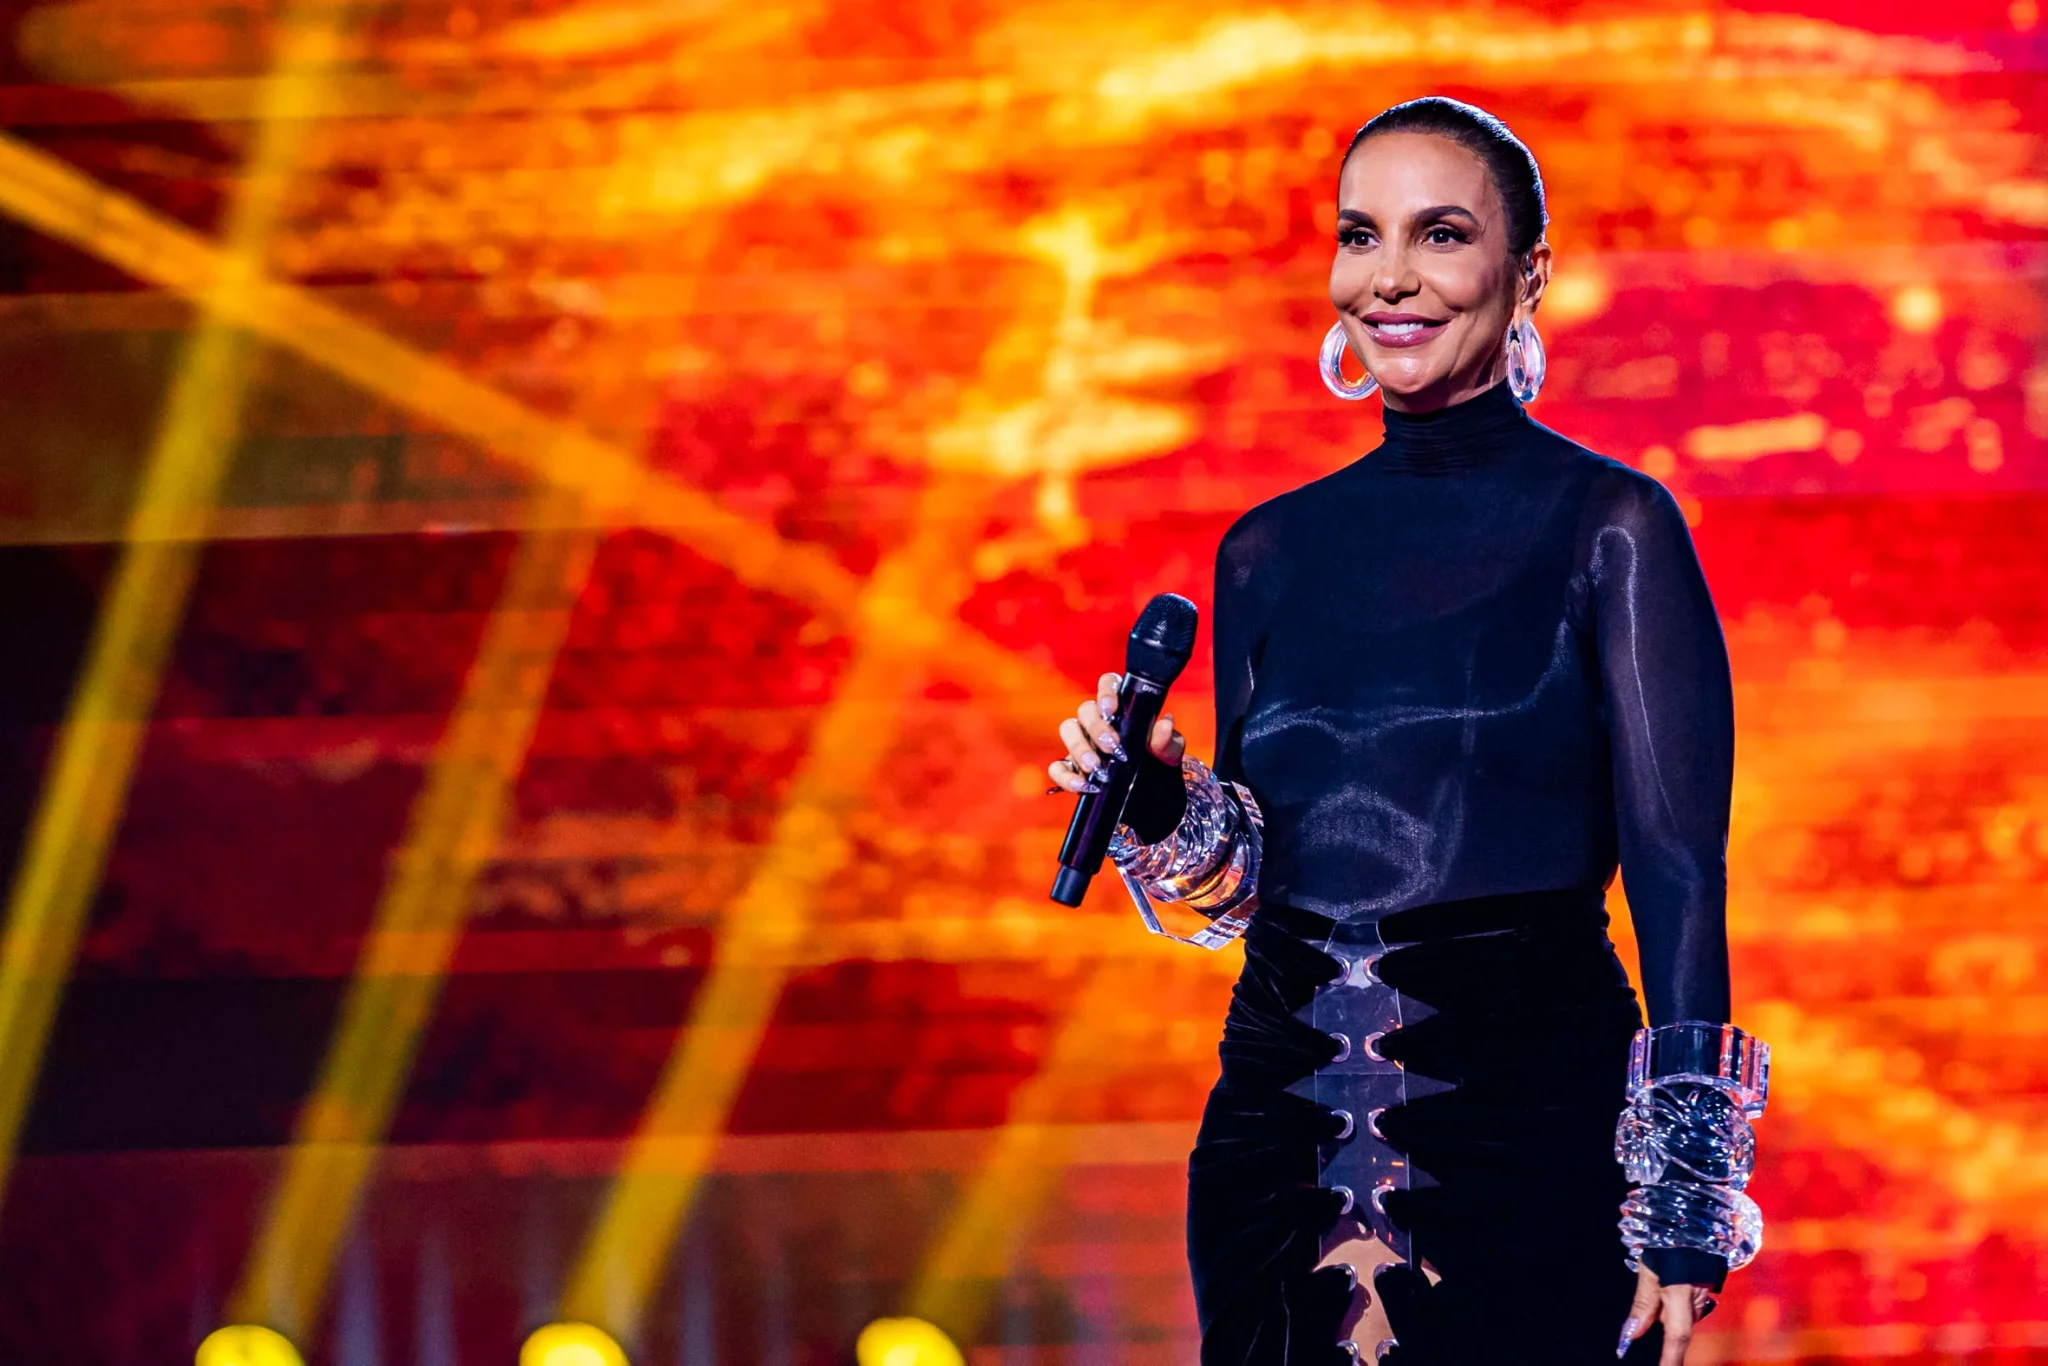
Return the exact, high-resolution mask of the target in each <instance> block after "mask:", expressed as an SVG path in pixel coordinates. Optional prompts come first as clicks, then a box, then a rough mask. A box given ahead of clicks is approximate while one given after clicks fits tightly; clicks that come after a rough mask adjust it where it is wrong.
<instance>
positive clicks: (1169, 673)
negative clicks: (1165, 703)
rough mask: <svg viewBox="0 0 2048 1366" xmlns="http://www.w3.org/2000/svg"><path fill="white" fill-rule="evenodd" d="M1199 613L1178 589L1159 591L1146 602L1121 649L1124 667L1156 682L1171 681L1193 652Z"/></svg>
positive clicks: (1199, 618) (1178, 673)
mask: <svg viewBox="0 0 2048 1366" xmlns="http://www.w3.org/2000/svg"><path fill="white" fill-rule="evenodd" d="M1200 620H1201V613H1200V612H1199V611H1197V610H1196V608H1195V605H1194V604H1193V603H1192V602H1189V601H1188V600H1187V599H1186V598H1184V597H1182V596H1181V595H1180V594H1178V593H1161V594H1159V595H1158V596H1157V597H1155V598H1153V599H1152V601H1150V602H1148V603H1146V604H1145V610H1144V611H1143V612H1141V613H1139V614H1138V624H1137V625H1136V626H1133V627H1132V628H1131V639H1130V643H1129V644H1128V645H1127V646H1126V647H1125V650H1124V664H1125V667H1126V668H1127V669H1128V670H1129V671H1130V672H1131V673H1135V674H1143V675H1144V676H1145V677H1147V678H1150V679H1152V680H1153V681H1155V682H1158V683H1171V682H1172V681H1173V680H1174V679H1176V678H1178V677H1179V676H1180V671H1181V670H1182V669H1183V668H1185V667H1186V666H1187V662H1188V658H1189V657H1190V656H1191V655H1193V654H1194V652H1195V626H1196V623H1197V622H1199V621H1200Z"/></svg>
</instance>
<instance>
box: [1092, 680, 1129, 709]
mask: <svg viewBox="0 0 2048 1366" xmlns="http://www.w3.org/2000/svg"><path fill="white" fill-rule="evenodd" d="M1123 685H1124V676H1123V675H1122V674H1104V675H1103V676H1102V677H1100V678H1098V679H1096V680H1095V710H1097V711H1099V712H1101V713H1102V716H1103V719H1104V720H1114V719H1115V717H1116V694H1117V690H1118V689H1119V688H1121V687H1123Z"/></svg>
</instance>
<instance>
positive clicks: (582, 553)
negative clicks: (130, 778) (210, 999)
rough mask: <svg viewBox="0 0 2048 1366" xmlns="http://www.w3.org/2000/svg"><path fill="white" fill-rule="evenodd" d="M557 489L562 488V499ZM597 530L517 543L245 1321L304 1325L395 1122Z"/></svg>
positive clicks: (403, 855) (395, 867) (242, 1293)
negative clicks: (423, 1034)
mask: <svg viewBox="0 0 2048 1366" xmlns="http://www.w3.org/2000/svg"><path fill="white" fill-rule="evenodd" d="M553 496H557V497H559V496H560V495H553ZM597 544H598V536H597V535H596V534H595V533H592V532H585V531H572V532H564V533H558V534H552V535H532V536H528V537H526V538H525V539H524V540H522V541H521V543H520V546H519V550H518V552H517V553H516V554H515V555H514V557H513V562H512V565H511V568H510V570H509V572H508V577H507V579H506V583H505V586H504V588H503V590H502V591H501V595H500V598H499V601H498V604H497V607H496V609H495V610H494V612H493V613H492V616H491V620H490V624H489V625H488V626H487V627H486V629H485V632H484V637H483V640H482V641H481V643H480V644H479V646H478V650H477V654H476V658H475V659H474V660H473V661H472V662H471V664H470V668H469V672H468V674H467V676H466V677H465V679H464V682H463V688H462V693H461V696H460V698H459V700H458V701H457V703H456V707H455V711H454V714H453V716H452V717H451V718H450V720H449V723H448V729H447V730H446V732H444V733H443V735H442V738H441V740H440V742H439V744H438V745H437V746H436V747H435V750H434V755H433V758H432V759H431V761H430V762H429V763H428V766H427V774H426V782H425V790H424V792H423V793H422V795H421V797H420V799H419V801H418V803H417V804H416V805H415V807H414V808H413V812H412V818H411V824H410V825H409V827H408V829H407V831H406V835H405V839H404V842H403V843H402V844H401V845H400V847H399V850H398V853H397V855H396V856H395V857H394V859H393V861H392V867H391V873H390V876H389V878H388V880H387V881H386V882H385V884H384V890H383V894H382V896H381V897H380V899H379V901H378V905H377V910H376V916H375V919H374V921H373V923H372V926H371V929H370V933H369V935H368V937H367V938H366V940H365V941H364V944H363V948H362V951H361V954H360V956H359V957H358V959H357V963H356V970H355V975H354V977H353V978H352V979H351V981H350V983H349V991H348V995H347V997H346V998H345V999H344V1001H343V1004H342V1007H341V1013H340V1019H339V1023H338V1024H337V1025H336V1027H335V1031H334V1034H333V1037H332V1039H331V1041H330V1043H329V1046H328V1053H327V1058H326V1062H325V1064H324V1065H323V1066H322V1068H321V1072H320V1079H319V1082H318V1084H317V1085H316V1087H315V1089H314V1092H313V1094H312V1096H311V1097H310V1098H309V1099H308V1100H307V1102H306V1104H305V1105H304V1106H303V1107H302V1108H301V1110H300V1112H299V1118H298V1124H297V1128H296V1132H295V1133H294V1134H293V1139H292V1147H291V1150H290V1154H289V1156H288V1158H287V1160H286V1165H285V1171H284V1175H283V1177H282V1178H281V1180H280V1181H279V1183H278V1185H277V1188H276V1189H275V1191H274V1192H273V1193H272V1197H271V1201H270V1205H269V1208H268V1210H267V1211H266V1213H265V1216H264V1221H263V1224H262V1227H261V1230H260V1231H259V1233H258V1234H257V1236H256V1240H255V1243H254V1245H253V1248H252V1250H251V1252H250V1255H249V1258H248V1260H247V1262H246V1263H245V1264H244V1266H243V1271H242V1278H241V1282H240V1284H239V1286H238V1288H237V1289H236V1291H235V1294H234V1296H233V1298H232V1299H231V1300H230V1305H231V1306H232V1312H233V1313H234V1314H235V1315H237V1316H238V1317H240V1318H243V1319H249V1320H261V1321H264V1322H267V1323H271V1324H274V1325H278V1326H280V1327H282V1328H283V1329H284V1330H285V1331H286V1332H288V1333H295V1334H296V1333H302V1332H304V1331H305V1330H307V1329H309V1328H310V1327H311V1326H312V1325H313V1323H314V1321H315V1319H316V1317H317V1315H318V1312H319V1308H320V1301H321V1299H322V1297H323V1296H324V1295H325V1293H326V1287H327V1280H328V1274H329V1272H330V1271H331V1270H332V1267H333V1263H334V1257H335V1253H336V1251H337V1250H338V1248H339V1246H340V1242H341V1238H342V1235H343V1234H344V1232H346V1230H347V1228H348V1224H349V1221H350V1219H351V1218H352V1217H353V1216H354V1213H355V1209H356V1204H357V1201H358V1200H359V1199H360V1198H361V1193H362V1189H363V1186H364V1183H365V1182H366V1181H367V1179H368V1178H369V1176H370V1174H371V1172H372V1170H373V1168H374V1165H375V1162H376V1158H377V1153H378V1151H379V1147H380V1145H381V1144H382V1142H383V1138H384V1134H385V1132H386V1130H387V1128H388V1127H389V1124H390V1119H391V1113H392V1109H393V1107H394V1106H395V1105H396V1104H397V1102H398V1098H399V1095H400V1094H401V1089H402V1087H403V1084H404V1082H405V1079H406V1077H407V1075H408V1074H409V1073H410V1072H411V1069H412V1060H413V1056H414V1053H415V1051H416V1050H417V1047H418V1043H419V1036H420V1033H421V1031H422V1030H423V1029H424V1028H425V1026H426V1023H427V1020H428V1017H429V1015H430V1014H431V1012H432V1010H433V1006H434V1002H435V1001H436V1000H437V999H438V998H439V995H440V989H441V981H442V978H443V975H444V974H445V973H446V971H447V967H448V961H449V958H450V957H451V956H452V955H453V953H454V952H455V946H456V943H457V941H458V939H459V937H460V935H461V932H462V925H463V921H464V919H465V918H466V916H467V914H468V910H469V902H470V897H471V894H472V892H473V890H474V887H475V884H476V879H477V875H478V873H479V872H480V871H481V870H482V869H483V867H484V866H485V864H486V863H487V862H488V861H489V859H490V858H491V857H492V855H493V854H494V853H495V852H496V849H497V845H498V838H499V835H500V833H501V831H502V829H503V825H504V821H505V815H506V809H507V806H508V803H509V800H510V796H511V787H512V784H513V782H514V781H515V780H516V779H517V778H518V775H519V770H520V767H521V766H522V764H523V763H524V762H525V759H526V751H527V747H528V745H529V744H530V743H531V741H532V738H533V731H534V727H535V726H536V725H537V724H538V722H539V719H540V713H541V707H542V704H543V702H544V701H545V700H546V696H547V688H548V680H549V678H550V677H551V676H552V674H553V671H554V665H555V660H556V657H557V655H558V654H559V653H560V651H561V647H562V642H563V640H564V639H565V638H566V637H567V634H568V630H569V622H570V619H571V616H572V614H573V612H574V610H575V606H576V600H577V598H578V596H580V594H581V593H582V590H583V586H584V584H585V582H586V581H587V579H588V576H589V572H590V566H591V562H592V560H593V558H594V557H595V554H596V550H597Z"/></svg>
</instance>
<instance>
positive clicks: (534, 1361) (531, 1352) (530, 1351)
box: [519, 1323, 627, 1366]
mask: <svg viewBox="0 0 2048 1366" xmlns="http://www.w3.org/2000/svg"><path fill="white" fill-rule="evenodd" d="M519 1366H627V1363H626V1353H625V1350H624V1349H623V1348H621V1347H620V1346H619V1344H618V1343H616V1342H613V1341H612V1335H611V1334H610V1333H607V1332H605V1331H604V1329H602V1328H596V1327H593V1326H591V1325H590V1324H587V1323H551V1324H549V1325H548V1326H547V1327H545V1328H536V1329H534V1330H533V1336H532V1337H530V1338H528V1339H527V1340H526V1345H525V1346H524V1347H521V1348H520V1349H519Z"/></svg>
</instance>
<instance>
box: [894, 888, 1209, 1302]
mask: <svg viewBox="0 0 2048 1366" xmlns="http://www.w3.org/2000/svg"><path fill="white" fill-rule="evenodd" d="M1126 928H1127V929H1129V930H1130V931H1131V932H1133V933H1134V934H1138V933H1141V931H1139V930H1138V927H1137V926H1136V925H1129V926H1127V927H1126ZM1166 952H1169V953H1170V952H1172V950H1171V949H1168V950H1166ZM1180 956H1184V952H1183V954H1182V955H1180ZM1189 966H1192V967H1193V968H1195V969H1196V970H1209V971H1217V970H1234V969H1235V968H1236V966H1237V955H1235V954H1232V955H1230V956H1228V957H1227V958H1226V957H1222V956H1216V957H1212V956H1210V955H1207V954H1204V955H1201V957H1200V959H1199V960H1192V961H1191V962H1190V963H1187V964H1176V963H1173V962H1170V961H1169V962H1164V963H1162V962H1161V953H1160V952H1159V951H1157V950H1153V951H1149V952H1146V953H1145V954H1144V955H1143V956H1142V957H1133V958H1124V959H1113V960H1108V961H1105V962H1102V963H1099V964H1097V965H1096V966H1095V967H1094V968H1093V969H1092V971H1091V973H1090V976H1089V980H1088V983H1087V985H1086V986H1085V987H1083V988H1082V992H1081V996H1080V999H1079V1000H1078V1001H1077V1002H1076V1003H1075V1004H1074V1006H1073V1008H1072V1009H1071V1010H1070V1011H1069V1012H1068V1015H1067V1018H1066V1020H1065V1021H1064V1022H1063V1024H1062V1025H1061V1028H1060V1032H1059V1034H1058V1035H1057V1036H1056V1037H1055V1039H1054V1041H1053V1046H1052V1049H1051V1051H1050V1052H1049V1053H1048V1054H1047V1056H1046V1059H1045V1061H1044V1063H1043V1064H1042V1065H1041V1066H1040V1067H1039V1070H1038V1071H1037V1072H1036V1073H1035V1074H1033V1076H1032V1078H1031V1080H1030V1081H1028V1082H1026V1083H1025V1084H1024V1085H1023V1086H1021V1087H1019V1088H1018V1090H1017V1092H1016V1094H1015V1095H1014V1096H1013V1097H1012V1098H1011V1101H1010V1112H1009V1114H1008V1115H1007V1116H1006V1117H1005V1119H1004V1122H1003V1127H1002V1129H1000V1130H999V1131H998V1132H997V1134H996V1138H995V1141H994V1143H993V1144H991V1145H990V1147H989V1148H988V1150H987V1151H986V1152H985V1153H984V1154H983V1156H982V1160H981V1162H980V1163H979V1165H978V1166H977V1167H976V1168H975V1170H974V1172H973V1173H972V1175H971V1176H970V1177H969V1178H968V1180H967V1182H966V1184H965V1187H964V1189H963V1190H962V1192H961V1195H960V1197H959V1199H958V1201H957V1202H956V1203H955V1205H954V1207H953V1210H952V1213H951V1215H950V1217H949V1218H948V1220H947V1222H946V1224H945V1226H944V1227H943V1229H942V1230H941V1231H940V1233H939V1234H938V1236H937V1237H936V1238H934V1239H933V1241H932V1244H931V1247H930V1248H929V1250H928V1251H927V1252H926V1254H925V1260H924V1265H923V1267H922V1268H921V1270H920V1271H919V1273H918V1278H917V1281H916V1283H915V1284H914V1286H913V1287H912V1289H911V1292H910V1302H909V1309H908V1312H909V1313H910V1314H912V1315H915V1316H916V1317H918V1318H921V1319H928V1320H930V1321H931V1322H933V1323H937V1324H940V1325H942V1326H944V1327H946V1328H948V1329H949V1330H951V1331H952V1332H953V1333H954V1334H955V1335H956V1336H958V1337H960V1338H962V1339H963V1340H971V1339H972V1338H973V1337H974V1336H975V1334H976V1330H977V1329H978V1328H979V1327H980V1325H981V1322H982V1319H983V1317H984V1315H985V1314H986V1313H987V1310H988V1306H989V1302H990V1299H991V1297H992V1294H993V1292H994V1290H995V1288H996V1286H997V1285H998V1284H999V1282H1000V1281H1001V1279H1002V1277H1003V1276H1004V1275H1006V1274H1007V1273H1008V1272H1009V1270H1010V1268H1011V1265H1012V1262H1013V1259H1014V1257H1015V1255H1016V1253H1017V1250H1018V1249H1019V1248H1020V1247H1021V1246H1022V1244H1023V1242H1024V1239H1025V1238H1026V1237H1027V1236H1028V1235H1029V1233H1030V1229H1031V1225H1032V1223H1033V1222H1034V1220H1035V1219H1036V1217H1037V1215H1038V1213H1039V1211H1040V1210H1041V1209H1043V1208H1044V1206H1045V1203H1046V1201H1047V1200H1048V1199H1049V1198H1050V1197H1051V1195H1052V1193H1053V1191H1054V1190H1056V1189H1057V1188H1058V1185H1059V1182H1060V1178H1061V1176H1062V1174H1063V1173H1064V1171H1065V1169H1066V1168H1067V1167H1068V1166H1069V1165H1071V1164H1072V1163H1073V1162H1075V1161H1076V1160H1077V1159H1079V1158H1081V1157H1082V1156H1084V1150H1082V1149H1080V1148H1077V1147H1076V1140H1077V1139H1078V1138H1083V1137H1085V1136H1086V1130H1082V1129H1077V1128H1076V1127H1075V1126H1073V1125H1068V1124H1060V1123H1057V1122H1055V1121H1056V1120H1057V1118H1058V1117H1059V1113H1060V1111H1061V1109H1062V1108H1063V1105H1064V1104H1065V1102H1066V1101H1067V1099H1068V1098H1069V1097H1071V1096H1072V1095H1073V1094H1074V1093H1075V1091H1076V1090H1077V1089H1078V1087H1079V1083H1080V1081H1081V1079H1082V1077H1083V1075H1084V1074H1086V1073H1089V1072H1094V1071H1099V1070H1100V1069H1101V1067H1102V1066H1103V1065H1104V1061H1105V1048H1106V1045H1107V1044H1108V1043H1109V1042H1110V1041H1112V1040H1114V1039H1115V1037H1116V1035H1117V1032H1118V1030H1117V1024H1118V1022H1119V1021H1121V1020H1125V1019H1128V1018H1129V1017H1130V1016H1131V1015H1132V1013H1133V1011H1134V1010H1141V1009H1143V1006H1142V1005H1141V1004H1139V1003H1143V1002H1147V1001H1153V1000H1157V999H1159V993H1158V991H1157V989H1156V987H1157V983H1158V980H1159V975H1160V973H1161V972H1162V970H1164V971H1169V972H1170V971H1175V970H1179V969H1183V968H1186V967H1189Z"/></svg>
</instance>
